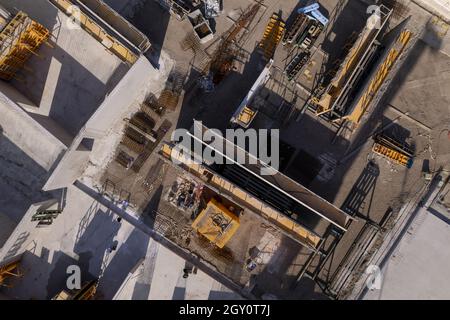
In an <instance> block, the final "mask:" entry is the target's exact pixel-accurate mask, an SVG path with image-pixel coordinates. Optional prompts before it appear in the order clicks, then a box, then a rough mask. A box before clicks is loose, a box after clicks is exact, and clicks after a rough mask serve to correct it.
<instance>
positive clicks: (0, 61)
mask: <svg viewBox="0 0 450 320" xmlns="http://www.w3.org/2000/svg"><path fill="white" fill-rule="evenodd" d="M49 37H50V32H49V31H48V29H46V28H45V27H44V26H42V25H41V24H39V23H37V22H36V21H33V20H32V19H30V18H29V17H28V15H27V14H26V13H24V12H22V11H20V12H19V13H18V14H17V15H16V16H15V17H14V18H13V19H12V20H11V21H10V22H9V23H8V25H7V26H6V27H5V28H4V29H3V30H2V31H1V33H0V78H1V79H3V80H11V79H13V78H14V77H16V74H17V72H18V71H20V70H21V69H26V67H25V63H26V61H27V60H28V59H29V58H30V57H31V56H32V55H38V54H37V53H36V52H37V50H38V49H39V47H40V46H41V45H42V44H43V43H46V41H47V40H48V38H49Z"/></svg>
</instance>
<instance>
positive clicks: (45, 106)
mask: <svg viewBox="0 0 450 320" xmlns="http://www.w3.org/2000/svg"><path fill="white" fill-rule="evenodd" d="M3 5H4V6H5V7H6V8H8V9H10V10H13V8H17V9H19V10H23V11H24V12H26V13H28V14H29V15H30V17H32V18H33V19H35V20H36V21H38V22H39V23H41V24H43V25H44V26H45V27H46V28H48V29H49V30H50V31H51V33H52V38H51V43H52V46H53V48H50V47H49V46H46V45H43V46H42V47H41V48H40V50H39V55H40V57H36V56H33V57H32V58H31V59H30V60H29V61H28V62H27V67H29V68H30V69H31V70H33V72H32V73H31V74H28V73H25V72H21V73H20V75H19V76H20V77H23V79H24V80H23V81H16V80H14V81H12V85H13V86H14V87H15V88H17V89H18V90H19V91H20V92H22V93H23V94H24V95H25V96H26V97H28V98H29V99H30V100H31V101H33V102H34V104H35V105H36V106H37V107H38V109H36V108H29V109H28V111H29V112H33V113H38V114H40V115H44V116H49V117H51V118H53V119H55V120H57V121H58V122H59V123H60V125H62V126H63V127H64V128H65V129H66V130H67V131H68V132H69V133H71V134H72V135H75V134H76V133H77V132H78V131H79V130H80V129H81V127H82V126H83V125H84V124H85V123H86V121H87V120H88V119H89V118H90V116H91V115H92V114H93V113H94V111H95V110H96V109H97V108H98V106H99V105H100V103H101V102H102V101H103V99H104V97H105V95H106V94H107V93H108V92H109V91H110V90H112V88H114V86H115V85H116V84H117V82H118V81H119V80H120V79H121V78H122V77H123V75H124V74H125V73H126V72H127V71H128V67H127V66H126V65H124V64H123V63H122V62H121V61H120V59H119V58H118V57H116V56H115V55H113V54H112V53H111V52H108V51H107V50H106V48H105V47H104V46H103V45H102V44H101V43H99V42H98V41H97V40H95V39H94V38H93V37H92V36H91V35H89V34H88V33H87V32H86V31H84V30H82V29H81V28H73V26H72V25H71V24H69V23H68V21H69V17H68V16H66V15H65V14H64V13H62V12H61V11H59V10H57V9H56V7H55V6H53V5H52V4H51V3H50V2H49V1H47V0H38V1H29V0H28V1H21V2H20V3H17V2H16V1H9V0H5V1H3Z"/></svg>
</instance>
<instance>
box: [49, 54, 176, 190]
mask: <svg viewBox="0 0 450 320" xmlns="http://www.w3.org/2000/svg"><path fill="white" fill-rule="evenodd" d="M171 63H172V61H171V60H170V59H169V60H167V61H166V63H165V64H164V65H163V66H162V67H161V68H160V70H156V69H154V68H153V66H152V65H151V63H150V62H149V61H148V60H147V59H146V58H145V57H141V58H140V59H139V60H138V61H136V63H135V64H134V65H133V66H132V67H131V69H130V70H129V72H128V73H127V74H126V75H125V76H124V77H123V78H122V80H121V81H120V82H119V84H118V85H117V86H116V87H115V88H114V89H113V91H112V92H111V93H110V94H109V95H108V96H107V97H106V98H105V100H104V101H103V103H102V104H101V106H100V107H99V108H98V109H97V111H96V112H95V113H94V115H93V116H92V117H91V118H90V119H89V121H88V122H87V123H86V125H85V126H84V128H83V129H82V130H81V131H80V133H79V134H78V135H77V137H76V138H75V140H74V142H73V143H72V145H71V147H70V149H69V150H68V152H67V153H66V154H65V155H64V157H63V159H62V160H61V162H60V164H59V165H58V167H57V168H56V169H55V171H54V172H53V174H52V176H51V177H50V178H49V180H48V181H47V183H46V185H45V186H44V190H53V189H59V188H64V187H66V186H68V185H70V184H72V183H73V182H74V181H75V180H77V179H78V178H79V177H80V176H81V175H82V174H83V172H84V170H85V169H86V166H87V165H88V163H89V161H92V159H91V158H96V159H98V158H99V157H100V158H102V157H106V156H107V154H110V153H112V152H114V147H115V143H116V142H117V141H110V140H108V137H109V136H110V135H111V133H112V132H113V131H114V130H117V128H118V127H120V125H121V124H123V119H124V118H126V117H129V116H130V112H131V110H137V108H138V106H139V105H140V103H141V102H142V101H143V100H144V99H145V97H146V95H147V93H148V92H154V93H157V92H160V91H161V90H162V89H163V86H164V83H165V81H166V79H167V76H168V73H169V72H170V69H171V68H172V64H171ZM84 138H90V139H94V140H95V142H94V149H101V153H102V155H101V156H99V155H97V154H95V152H94V153H91V152H89V151H80V150H77V149H78V147H79V145H80V143H81V141H82V140H83V139H84ZM98 145H100V146H98ZM106 160H107V159H101V160H99V161H98V162H100V163H102V162H104V161H106Z"/></svg>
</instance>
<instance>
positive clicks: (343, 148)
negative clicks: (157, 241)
mask: <svg viewBox="0 0 450 320" xmlns="http://www.w3.org/2000/svg"><path fill="white" fill-rule="evenodd" d="M247 2H248V3H247ZM252 3H253V2H252V1H246V2H245V3H243V1H227V2H226V3H225V7H224V13H223V14H222V16H220V17H219V18H218V19H216V22H217V23H216V25H215V30H216V34H215V40H213V41H212V43H208V44H206V45H205V46H204V47H203V49H204V50H200V51H197V52H196V54H195V55H194V52H193V50H183V49H182V43H183V40H184V39H185V38H186V36H187V35H188V33H189V32H190V31H189V30H190V29H191V27H190V24H189V22H188V21H187V20H185V21H181V22H180V21H178V20H177V19H175V18H174V17H170V15H169V14H168V13H167V12H166V11H164V10H163V9H162V8H161V7H160V6H159V5H158V4H157V3H156V2H153V1H147V2H145V3H144V4H143V5H142V6H141V7H139V10H138V11H137V12H135V14H134V15H133V17H132V18H130V21H132V22H133V23H134V24H135V25H136V26H137V27H138V28H139V29H140V30H141V31H143V32H144V33H145V34H146V35H147V36H148V37H149V38H150V40H151V41H152V43H153V44H155V45H159V46H160V47H161V48H162V50H164V51H166V52H168V53H169V54H170V55H171V57H172V58H174V59H175V60H176V63H177V66H178V67H180V68H181V69H183V70H186V72H187V73H189V76H188V78H187V80H186V85H185V88H184V91H185V92H186V94H185V95H184V97H183V99H182V101H180V105H179V109H178V110H177V112H175V113H174V114H168V115H167V117H168V118H170V120H171V121H173V123H174V127H173V128H175V127H184V128H190V126H191V125H192V119H198V120H202V121H203V122H204V124H205V125H206V126H209V127H211V128H218V129H225V128H226V127H227V126H228V123H229V120H230V118H231V116H232V114H233V113H234V111H235V110H236V108H237V106H238V105H239V104H240V102H241V101H242V99H243V98H244V96H245V95H246V93H247V92H248V90H249V89H250V87H251V85H252V84H253V82H254V81H255V80H256V78H257V76H258V75H259V72H261V70H262V69H263V68H264V66H265V63H264V62H263V61H262V59H261V56H260V54H259V53H258V52H256V50H255V47H256V44H257V42H258V41H259V40H260V39H261V37H262V34H263V31H264V29H265V26H266V23H267V21H268V19H269V17H270V16H271V15H272V13H274V12H278V11H279V10H280V9H281V12H282V16H283V18H284V19H288V17H289V15H290V13H291V12H292V10H293V9H294V7H295V6H296V5H298V2H297V1H265V2H264V8H262V9H261V10H260V12H258V15H257V17H256V19H255V21H254V23H253V24H252V27H251V28H250V29H251V33H250V34H248V35H247V36H246V37H247V40H246V42H245V45H244V47H243V52H244V53H245V54H243V56H244V58H246V59H244V61H243V63H237V64H236V68H235V70H234V71H233V72H232V74H230V75H229V76H228V77H227V78H226V79H225V80H224V81H223V82H222V83H221V84H220V85H219V86H218V87H217V88H216V89H215V90H214V92H212V93H202V92H200V89H198V87H197V79H198V78H199V76H200V75H201V72H200V71H201V69H202V67H203V66H204V65H205V63H206V61H207V60H208V56H207V54H208V53H209V52H213V48H214V43H215V42H216V41H217V39H219V38H220V35H221V33H223V32H224V31H226V30H227V29H228V28H229V27H230V26H231V25H232V19H230V17H231V18H234V19H236V18H235V16H236V12H238V11H239V10H243V9H245V8H246V7H247V6H248V5H250V4H252ZM299 5H300V6H301V4H299ZM321 5H322V6H323V8H324V9H323V10H324V11H325V10H326V11H328V12H329V13H333V12H340V14H339V15H338V17H337V18H336V19H333V17H332V18H331V22H332V23H331V25H330V26H329V28H328V29H327V30H326V31H327V32H324V34H323V35H322V36H321V37H320V38H319V39H318V41H317V43H316V45H315V46H316V47H317V48H316V49H313V50H315V51H314V55H313V59H312V60H311V62H310V64H309V65H308V66H307V69H308V72H304V71H305V70H303V72H302V73H301V75H300V76H299V77H298V79H297V81H296V83H289V82H288V81H287V80H286V79H285V78H284V77H283V75H282V73H281V71H280V70H284V67H285V65H286V63H287V62H288V60H289V54H292V52H290V50H287V49H286V48H284V47H282V46H281V45H280V46H279V47H278V49H277V52H276V55H275V58H274V59H275V62H274V68H273V69H272V70H274V71H273V72H272V75H273V78H272V79H271V80H270V83H271V87H270V91H272V93H271V98H270V99H269V100H270V102H271V103H270V104H267V105H266V108H267V110H265V111H266V112H264V110H263V111H262V112H261V115H260V116H259V117H258V118H257V119H256V120H255V124H254V126H255V127H259V128H280V129H281V139H282V141H283V142H285V143H287V144H289V145H290V146H291V147H292V149H293V151H291V152H292V154H291V155H289V157H288V158H289V159H290V160H289V161H288V165H287V166H286V167H285V168H284V171H285V173H286V174H288V175H289V176H291V177H293V178H294V179H296V180H298V181H299V182H301V183H303V184H304V185H306V186H308V187H310V188H311V189H312V190H313V191H315V192H317V193H318V194H319V195H321V196H323V197H325V198H326V199H327V200H329V201H331V202H333V203H335V204H336V205H338V206H341V207H342V208H343V209H344V210H349V209H351V210H353V212H358V215H359V216H361V217H362V218H364V217H365V218H367V219H368V220H370V221H373V222H375V223H379V222H380V221H381V220H382V218H383V217H384V216H385V214H386V213H388V212H390V211H391V210H394V212H395V211H396V210H398V209H399V208H400V207H401V205H402V204H403V203H405V202H406V201H407V200H408V199H409V198H411V197H412V196H413V195H414V194H415V192H416V191H417V190H418V189H419V188H420V187H421V186H422V185H423V184H424V183H425V181H424V180H423V179H422V176H421V172H422V163H423V161H424V160H430V163H431V170H436V169H438V168H439V166H441V165H445V164H447V163H448V159H449V151H450V150H449V146H448V138H447V135H446V134H442V130H443V129H444V128H445V126H446V125H447V124H448V114H449V113H448V111H449V109H448V108H449V107H448V99H449V96H448V93H447V92H448V88H447V87H446V86H447V83H448V81H445V79H446V78H445V77H446V73H445V70H446V69H448V64H449V58H448V56H446V55H445V54H444V53H441V52H440V51H439V50H438V49H436V48H431V47H430V46H428V45H427V44H426V43H425V42H424V41H422V40H419V41H418V42H417V44H416V45H414V47H413V48H412V49H411V51H410V53H409V54H408V57H407V58H406V60H405V62H404V63H403V66H402V67H401V69H400V70H399V72H398V75H397V76H396V77H395V79H394V80H393V82H392V85H391V87H390V89H389V90H388V92H387V93H386V97H385V99H384V100H383V102H382V103H381V104H380V105H379V106H378V107H377V108H376V110H375V111H374V112H373V114H372V115H371V116H370V118H369V119H368V120H367V121H365V123H364V124H363V125H362V126H361V129H360V130H359V131H357V133H356V134H355V135H354V136H352V137H350V139H347V138H339V139H337V142H336V143H334V144H332V143H331V141H332V140H333V138H334V137H335V134H336V128H334V127H333V126H331V125H329V124H328V123H326V122H324V121H323V120H321V119H319V118H317V117H315V115H314V114H312V113H310V112H309V111H307V112H305V113H304V114H303V115H302V116H301V114H299V111H298V110H302V108H303V107H304V102H305V101H306V99H307V98H308V96H307V95H308V94H309V91H310V90H311V89H312V88H313V86H314V73H315V72H317V71H318V69H320V68H319V67H318V66H319V65H321V64H322V63H324V64H331V65H332V64H333V63H334V62H335V60H337V59H340V58H342V57H341V56H340V55H342V47H343V46H345V44H346V43H347V42H348V39H349V36H350V35H351V34H352V33H353V32H356V33H359V32H360V31H361V30H362V28H363V27H364V26H365V23H366V19H367V18H368V15H367V14H366V10H367V5H366V4H364V3H363V2H360V1H339V2H338V1H321ZM410 14H412V15H413V18H412V21H411V22H409V23H410V26H412V27H414V28H413V29H414V31H416V30H419V31H420V30H421V27H422V26H423V24H424V23H425V22H426V21H427V19H428V18H429V17H430V16H429V15H428V13H426V12H424V11H422V10H421V9H420V8H419V7H417V6H415V5H414V4H412V3H411V4H410V5H409V7H408V8H407V10H405V11H404V12H402V15H403V17H404V18H406V17H407V16H408V15H410ZM149 17H152V19H149ZM153 17H154V18H153ZM403 17H402V16H398V17H395V19H394V20H396V21H401V19H402V18H403ZM350 21H351V22H350ZM161 26H166V27H167V28H166V29H165V30H164V28H161ZM181 30H184V31H181ZM315 57H317V58H315ZM274 92H275V94H274ZM295 97H296V98H295ZM283 100H286V101H287V102H289V103H292V102H293V103H294V105H295V107H296V108H295V109H292V110H289V112H290V113H291V114H290V117H287V116H289V113H284V114H280V111H279V110H278V114H277V112H273V111H274V109H275V111H277V110H276V108H277V106H280V104H281V102H282V101H283ZM271 107H272V109H270V108H271ZM274 114H277V115H278V117H274V116H273V115H274ZM286 118H287V119H286ZM393 122H394V123H393ZM389 124H391V125H389ZM385 126H388V127H389V128H388V129H389V132H391V133H392V134H393V135H394V136H396V137H397V138H398V139H400V140H404V141H405V142H408V143H409V144H410V145H413V146H414V148H415V150H416V158H415V164H414V166H413V168H412V169H406V168H402V167H399V166H397V165H393V164H392V163H390V162H388V161H387V160H385V159H382V158H379V157H377V156H375V155H374V154H373V153H372V150H371V149H372V146H373V140H372V135H373V134H374V133H375V132H377V131H378V130H379V129H380V128H383V127H385ZM428 128H429V129H428ZM369 161H372V162H373V163H375V167H376V168H377V169H376V170H375V171H374V170H370V167H368V163H369ZM150 163H151V160H150V161H149V163H148V164H146V167H145V168H144V169H143V171H142V172H144V173H145V174H147V171H146V170H149V169H150V168H151V164H150ZM111 166H114V165H112V164H111ZM170 170H171V169H169V171H170ZM112 174H113V175H117V176H118V180H117V181H120V180H121V179H125V180H127V181H128V182H129V183H125V184H123V185H122V186H123V188H124V189H126V190H130V192H131V194H132V197H133V196H134V197H135V199H136V202H137V203H139V205H138V206H141V207H144V205H145V203H146V199H147V200H148V199H150V198H151V197H150V198H149V197H146V196H143V193H142V190H140V186H138V187H137V189H135V190H133V187H132V185H133V182H134V181H135V180H134V178H133V177H130V176H129V175H128V173H125V171H123V173H122V174H120V173H118V172H117V171H116V170H114V171H113V172H112ZM105 176H106V177H108V175H105ZM108 178H109V177H108ZM361 181H368V183H367V184H366V185H364V186H362V185H358V186H356V184H357V183H361ZM357 187H359V188H357ZM130 188H131V189H130ZM156 188H157V186H155V189H156ZM163 190H164V187H163ZM355 193H357V194H358V197H359V198H358V199H359V200H358V202H357V204H356V206H357V207H355V208H345V207H344V204H345V202H346V201H345V200H346V199H350V198H351V197H355ZM361 193H362V194H361ZM152 199H153V198H152ZM364 224H365V220H364V219H359V222H357V223H354V224H353V225H352V226H351V227H350V230H349V231H348V232H347V234H346V235H345V236H344V238H343V239H342V240H341V242H340V244H339V246H338V247H337V249H336V251H335V254H333V256H332V259H330V260H329V263H328V264H327V265H326V266H325V267H324V268H323V271H322V272H321V273H320V278H322V279H324V280H327V279H328V278H329V277H330V276H331V275H332V274H333V272H334V271H335V270H336V268H337V266H338V265H339V263H340V262H341V261H342V259H343V257H344V256H345V254H346V252H347V251H348V250H349V248H350V247H351V245H352V244H353V243H354V240H355V239H356V236H357V234H358V233H359V231H360V230H361V229H362V227H363V225H364ZM317 229H318V230H324V229H323V228H321V227H319V226H318V228H317ZM332 239H333V237H332V236H330V241H329V242H330V243H331V240H332ZM244 247H245V246H244ZM326 247H327V245H326V246H325V249H326ZM241 250H242V252H244V251H245V250H246V248H241ZM294 261H295V259H294ZM314 267H315V263H313V264H312V265H311V268H310V269H309V271H311V272H313V271H314ZM303 281H307V280H303ZM305 286H307V285H306V284H305V285H304V286H303V288H304V287H305ZM300 287H302V286H300ZM298 290H299V292H301V291H302V288H300V289H298ZM307 291H308V290H307ZM314 292H319V289H318V288H317V287H316V288H314V289H313V290H312V291H310V290H309V291H308V293H305V294H306V296H307V295H308V294H309V295H311V294H314ZM303 293H304V292H302V294H303Z"/></svg>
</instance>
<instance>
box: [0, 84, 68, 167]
mask: <svg viewBox="0 0 450 320" xmlns="http://www.w3.org/2000/svg"><path fill="white" fill-rule="evenodd" d="M0 115H1V117H0V126H1V127H2V131H3V133H2V134H3V135H4V136H6V137H7V138H8V139H9V140H10V141H11V142H13V143H14V144H16V145H17V146H18V147H19V148H20V149H21V150H22V151H23V152H25V153H26V154H27V155H28V156H29V157H30V158H31V159H33V160H34V161H35V162H36V163H38V164H39V165H40V166H41V167H42V168H44V169H45V170H47V171H49V170H50V169H51V168H52V166H53V164H54V163H55V162H56V161H57V159H58V157H60V155H61V154H62V153H63V152H64V151H65V150H66V146H65V145H64V144H63V143H62V142H61V141H59V140H58V139H57V138H55V137H54V136H53V135H52V134H50V132H48V131H47V130H46V129H45V128H44V127H42V126H41V125H39V124H38V123H37V122H36V121H34V120H33V119H32V118H31V117H30V116H29V115H28V114H27V113H26V112H25V111H24V110H22V109H21V108H20V107H19V106H18V105H16V104H15V103H14V102H13V101H12V100H10V99H9V98H8V97H7V96H6V95H5V94H3V92H0Z"/></svg>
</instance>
